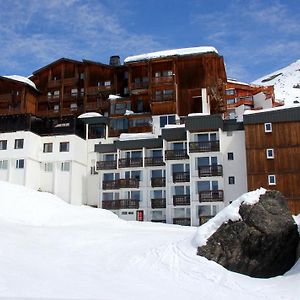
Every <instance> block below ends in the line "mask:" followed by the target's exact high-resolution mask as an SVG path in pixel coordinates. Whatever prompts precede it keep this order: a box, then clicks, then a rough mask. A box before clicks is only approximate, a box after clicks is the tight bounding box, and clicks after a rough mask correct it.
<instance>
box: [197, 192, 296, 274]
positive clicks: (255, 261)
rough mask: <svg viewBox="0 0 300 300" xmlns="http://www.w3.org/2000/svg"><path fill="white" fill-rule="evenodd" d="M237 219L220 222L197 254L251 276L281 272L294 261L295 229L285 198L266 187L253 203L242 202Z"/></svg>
mask: <svg viewBox="0 0 300 300" xmlns="http://www.w3.org/2000/svg"><path fill="white" fill-rule="evenodd" d="M239 214H240V215H241V217H242V220H241V221H236V222H232V221H229V222H228V223H224V224H222V225H221V226H220V227H219V228H218V230H217V231H216V232H215V233H214V234H213V235H212V236H210V237H209V239H208V240H207V243H206V245H204V246H201V247H198V251H197V254H198V255H201V256H204V257H206V258H208V259H210V260H213V261H215V262H217V263H219V264H221V265H222V266H223V267H225V268H226V269H228V270H230V271H234V272H238V273H242V274H245V275H249V276H252V277H259V278H269V277H273V276H277V275H282V274H284V273H285V272H287V271H288V270H290V268H291V267H292V266H293V265H294V264H295V262H296V253H297V247H298V244H299V233H298V229H297V225H296V223H295V221H294V219H293V217H292V215H291V213H290V212H289V209H288V207H287V201H286V199H285V198H284V197H283V196H282V194H281V193H280V192H278V191H267V192H266V193H265V194H264V195H261V196H260V199H259V202H257V203H256V204H254V205H246V204H242V205H241V206H240V208H239Z"/></svg>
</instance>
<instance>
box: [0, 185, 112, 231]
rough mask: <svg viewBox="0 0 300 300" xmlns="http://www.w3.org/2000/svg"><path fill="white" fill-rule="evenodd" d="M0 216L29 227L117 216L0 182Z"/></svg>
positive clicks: (67, 223) (98, 220) (76, 223)
mask: <svg viewBox="0 0 300 300" xmlns="http://www.w3.org/2000/svg"><path fill="white" fill-rule="evenodd" d="M0 190H1V198H0V219H2V220H6V221H10V222H14V223H22V224H25V225H32V226H61V225H80V224H87V223H92V222H102V221H108V220H109V221H111V220H113V219H117V216H116V215H114V214H113V213H111V212H109V211H107V210H103V209H94V208H91V207H87V206H80V207H79V206H73V205H70V204H68V203H66V202H64V201H63V200H61V199H59V198H58V197H56V196H54V195H52V194H50V193H44V192H38V191H35V190H32V189H30V188H27V187H24V186H19V185H15V184H11V183H8V182H3V181H0Z"/></svg>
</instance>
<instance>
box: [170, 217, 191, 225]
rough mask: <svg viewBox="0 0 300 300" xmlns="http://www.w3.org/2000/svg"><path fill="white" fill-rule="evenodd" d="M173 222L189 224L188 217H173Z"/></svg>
mask: <svg viewBox="0 0 300 300" xmlns="http://www.w3.org/2000/svg"><path fill="white" fill-rule="evenodd" d="M173 224H176V225H183V226H191V219H190V218H173Z"/></svg>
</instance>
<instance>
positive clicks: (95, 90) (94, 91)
mask: <svg viewBox="0 0 300 300" xmlns="http://www.w3.org/2000/svg"><path fill="white" fill-rule="evenodd" d="M111 89H112V86H111V85H102V86H90V87H88V88H87V89H86V94H87V95H88V96H89V95H97V94H99V92H102V91H109V90H111Z"/></svg>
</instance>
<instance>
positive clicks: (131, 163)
mask: <svg viewBox="0 0 300 300" xmlns="http://www.w3.org/2000/svg"><path fill="white" fill-rule="evenodd" d="M142 166H143V159H142V158H141V157H138V158H120V159H119V168H137V167H142Z"/></svg>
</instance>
